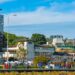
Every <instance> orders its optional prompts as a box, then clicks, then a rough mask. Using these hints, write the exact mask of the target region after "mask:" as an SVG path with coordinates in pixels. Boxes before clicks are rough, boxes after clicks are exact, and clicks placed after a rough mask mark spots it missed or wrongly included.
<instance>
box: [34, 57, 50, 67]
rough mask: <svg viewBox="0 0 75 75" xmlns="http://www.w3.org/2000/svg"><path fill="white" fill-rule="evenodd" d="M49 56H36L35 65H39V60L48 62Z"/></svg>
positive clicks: (44, 62)
mask: <svg viewBox="0 0 75 75" xmlns="http://www.w3.org/2000/svg"><path fill="white" fill-rule="evenodd" d="M48 60H49V58H48V57H45V56H36V57H35V58H34V60H33V62H34V65H35V66H37V64H38V63H39V62H42V63H43V64H46V63H47V62H48Z"/></svg>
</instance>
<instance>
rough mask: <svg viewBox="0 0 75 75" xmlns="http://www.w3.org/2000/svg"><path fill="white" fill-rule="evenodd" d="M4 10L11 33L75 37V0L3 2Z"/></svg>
mask: <svg viewBox="0 0 75 75" xmlns="http://www.w3.org/2000/svg"><path fill="white" fill-rule="evenodd" d="M0 8H1V9H2V11H0V13H1V14H4V30H5V31H7V32H10V33H14V34H16V35H23V36H28V37H31V35H32V34H33V33H41V34H44V35H46V36H47V37H49V36H50V35H63V36H64V37H68V38H75V35H74V34H75V0H0Z"/></svg>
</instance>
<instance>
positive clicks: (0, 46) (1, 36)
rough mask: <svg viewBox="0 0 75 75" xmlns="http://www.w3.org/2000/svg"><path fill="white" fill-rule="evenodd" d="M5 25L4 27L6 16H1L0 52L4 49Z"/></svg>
mask: <svg viewBox="0 0 75 75" xmlns="http://www.w3.org/2000/svg"><path fill="white" fill-rule="evenodd" d="M3 25H4V16H3V15H0V51H1V50H2V47H3Z"/></svg>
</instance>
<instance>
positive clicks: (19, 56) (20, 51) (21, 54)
mask: <svg viewBox="0 0 75 75" xmlns="http://www.w3.org/2000/svg"><path fill="white" fill-rule="evenodd" d="M16 54H17V57H16V58H17V59H18V60H21V62H24V60H25V58H26V54H27V50H25V49H24V47H23V44H20V45H19V49H18V50H17V51H16Z"/></svg>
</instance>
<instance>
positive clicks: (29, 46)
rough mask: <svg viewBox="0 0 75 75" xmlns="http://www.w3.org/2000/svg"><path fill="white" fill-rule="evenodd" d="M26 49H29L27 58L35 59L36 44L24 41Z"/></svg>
mask: <svg viewBox="0 0 75 75" xmlns="http://www.w3.org/2000/svg"><path fill="white" fill-rule="evenodd" d="M24 49H26V50H27V59H28V60H31V59H33V58H34V56H35V52H34V44H33V43H32V42H24Z"/></svg>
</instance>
